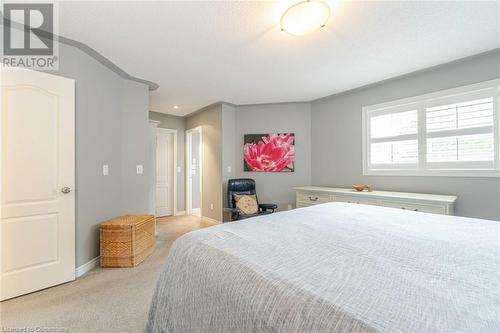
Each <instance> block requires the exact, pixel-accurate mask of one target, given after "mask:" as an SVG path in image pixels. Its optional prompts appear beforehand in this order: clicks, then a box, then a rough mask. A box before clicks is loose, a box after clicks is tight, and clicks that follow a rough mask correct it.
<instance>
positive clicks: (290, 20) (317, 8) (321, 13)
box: [280, 0, 330, 36]
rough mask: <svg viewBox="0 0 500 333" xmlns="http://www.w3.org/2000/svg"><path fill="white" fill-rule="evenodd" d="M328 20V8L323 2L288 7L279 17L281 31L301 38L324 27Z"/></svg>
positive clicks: (301, 3)
mask: <svg viewBox="0 0 500 333" xmlns="http://www.w3.org/2000/svg"><path fill="white" fill-rule="evenodd" d="M328 18H330V6H328V4H327V3H326V2H324V1H320V0H308V1H301V2H298V3H296V4H294V5H293V6H291V7H289V8H288V9H287V10H286V11H285V12H284V13H283V15H281V20H280V24H281V30H282V31H286V32H288V33H290V34H292V35H297V36H302V35H305V34H308V33H310V32H313V31H315V30H318V29H319V28H322V27H324V26H325V25H326V22H327V21H328Z"/></svg>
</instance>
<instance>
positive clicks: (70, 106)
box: [0, 69, 75, 300]
mask: <svg viewBox="0 0 500 333" xmlns="http://www.w3.org/2000/svg"><path fill="white" fill-rule="evenodd" d="M1 73H2V77H1V79H2V82H1V83H2V84H1V85H2V102H1V103H2V104H1V105H2V117H1V122H2V125H1V131H2V133H1V140H2V142H1V149H2V164H1V165H2V172H1V198H0V201H1V224H0V227H1V229H0V230H1V240H2V242H1V291H0V293H1V299H2V300H4V299H8V298H12V297H15V296H19V295H23V294H26V293H29V292H33V291H36V290H39V289H43V288H47V287H50V286H53V285H57V284H60V283H64V282H67V281H70V280H74V279H75V192H74V185H75V148H74V147H75V128H74V123H75V118H74V117H75V116H74V114H75V107H74V106H75V97H74V90H75V85H74V81H73V80H70V79H67V78H63V77H60V76H55V75H50V74H46V73H40V72H35V71H29V70H21V69H3V70H2V71H1Z"/></svg>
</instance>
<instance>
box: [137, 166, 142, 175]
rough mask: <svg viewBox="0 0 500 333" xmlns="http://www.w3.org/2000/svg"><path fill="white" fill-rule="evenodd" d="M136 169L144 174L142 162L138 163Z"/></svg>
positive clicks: (139, 173) (138, 172)
mask: <svg viewBox="0 0 500 333" xmlns="http://www.w3.org/2000/svg"><path fill="white" fill-rule="evenodd" d="M136 169H137V174H138V175H142V172H143V171H144V168H143V166H142V164H137V165H136Z"/></svg>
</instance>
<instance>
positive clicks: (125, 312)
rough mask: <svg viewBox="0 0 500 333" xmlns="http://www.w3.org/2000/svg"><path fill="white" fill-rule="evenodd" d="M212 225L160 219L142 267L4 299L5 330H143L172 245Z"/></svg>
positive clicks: (0, 323) (0, 307) (106, 271)
mask: <svg viewBox="0 0 500 333" xmlns="http://www.w3.org/2000/svg"><path fill="white" fill-rule="evenodd" d="M212 225H213V224H212V223H211V222H207V221H204V220H201V219H200V218H198V217H194V216H179V217H168V218H162V219H158V222H157V231H158V236H157V242H156V247H155V250H154V252H153V254H152V255H151V256H149V257H148V258H147V259H146V260H145V261H144V262H142V263H141V264H140V265H138V266H137V267H134V268H100V267H98V268H94V269H93V270H91V271H90V272H88V273H87V274H85V275H84V276H82V277H80V278H78V279H77V280H76V281H73V282H69V283H65V284H62V285H59V286H56V287H52V288H48V289H45V290H41V291H38V292H35V293H31V294H29V295H25V296H21V297H17V298H14V299H11V300H7V301H4V302H2V303H0V316H1V317H0V332H7V330H6V329H5V328H14V327H17V328H24V327H32V328H35V327H60V328H61V330H52V331H47V332H102V333H107V332H143V331H144V326H145V323H146V318H147V314H148V309H149V304H150V302H151V297H152V295H153V290H154V287H155V285H156V281H157V279H158V277H159V274H160V271H161V269H162V268H163V267H164V265H165V260H166V257H167V254H168V250H169V248H170V246H171V245H172V242H173V241H174V240H175V239H176V238H178V237H179V236H181V235H182V234H184V233H186V232H189V231H193V230H196V229H200V228H204V227H209V226H212ZM2 328H3V330H2ZM22 332H24V331H22ZM27 332H30V331H27ZM35 332H38V331H35Z"/></svg>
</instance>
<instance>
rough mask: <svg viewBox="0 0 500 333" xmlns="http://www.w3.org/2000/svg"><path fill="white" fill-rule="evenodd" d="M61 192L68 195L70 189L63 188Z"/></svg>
mask: <svg viewBox="0 0 500 333" xmlns="http://www.w3.org/2000/svg"><path fill="white" fill-rule="evenodd" d="M61 192H62V193H64V194H68V193H69V192H71V188H69V187H67V186H65V187H63V188H62V189H61Z"/></svg>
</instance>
